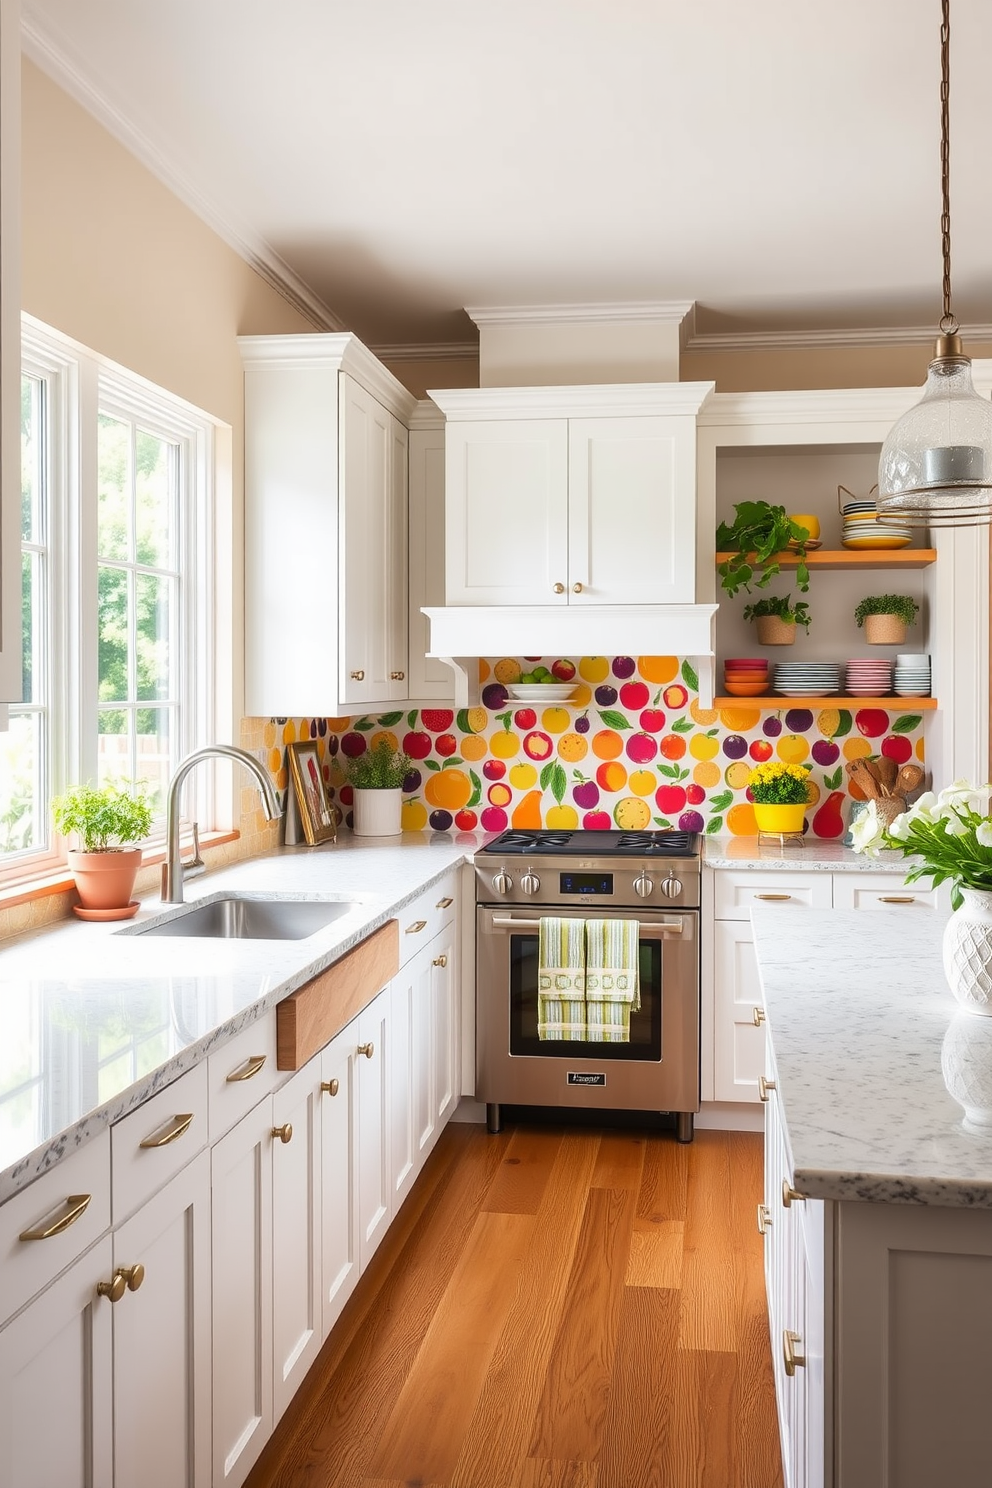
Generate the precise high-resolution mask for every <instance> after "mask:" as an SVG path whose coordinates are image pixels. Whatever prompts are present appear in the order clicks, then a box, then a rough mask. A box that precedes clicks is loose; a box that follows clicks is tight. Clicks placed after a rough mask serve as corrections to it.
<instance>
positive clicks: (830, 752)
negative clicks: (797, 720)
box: [810, 739, 908, 766]
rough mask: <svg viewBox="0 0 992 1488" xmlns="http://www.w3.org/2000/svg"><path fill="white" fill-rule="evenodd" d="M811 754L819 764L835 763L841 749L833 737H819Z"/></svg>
mask: <svg viewBox="0 0 992 1488" xmlns="http://www.w3.org/2000/svg"><path fill="white" fill-rule="evenodd" d="M810 754H811V755H812V756H813V758H814V760H815V761H816V763H817V764H818V765H824V766H827V765H834V764H836V763H837V761H838V759H839V758H840V749H839V748H838V746H837V745H836V744H835V743H834V741H833V739H817V741H816V743H815V744H814V745H813V748H812V749H811V750H810ZM907 757H908V756H907Z"/></svg>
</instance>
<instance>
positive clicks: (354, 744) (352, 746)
mask: <svg viewBox="0 0 992 1488" xmlns="http://www.w3.org/2000/svg"><path fill="white" fill-rule="evenodd" d="M341 753H342V754H345V755H347V756H348V758H349V759H357V758H358V756H359V755H360V754H364V753H365V740H364V739H363V737H362V735H361V734H345V736H344V738H343V739H342V740H341Z"/></svg>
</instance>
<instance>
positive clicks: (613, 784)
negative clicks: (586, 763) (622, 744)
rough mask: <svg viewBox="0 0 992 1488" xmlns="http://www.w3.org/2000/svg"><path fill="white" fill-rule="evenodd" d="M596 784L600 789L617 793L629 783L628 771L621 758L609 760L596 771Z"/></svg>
mask: <svg viewBox="0 0 992 1488" xmlns="http://www.w3.org/2000/svg"><path fill="white" fill-rule="evenodd" d="M596 784H597V785H598V786H599V788H600V790H604V791H609V792H610V793H611V794H616V792H617V791H621V790H623V788H624V786H625V785H626V784H627V771H626V770H625V768H624V767H623V765H621V764H620V762H619V760H607V761H606V762H605V763H604V764H602V765H600V766H599V768H598V770H597V771H596Z"/></svg>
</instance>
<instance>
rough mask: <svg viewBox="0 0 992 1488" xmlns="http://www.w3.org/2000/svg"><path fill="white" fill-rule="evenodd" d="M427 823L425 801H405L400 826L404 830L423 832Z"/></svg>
mask: <svg viewBox="0 0 992 1488" xmlns="http://www.w3.org/2000/svg"><path fill="white" fill-rule="evenodd" d="M426 825H427V807H426V806H425V805H424V803H423V801H404V802H403V808H402V810H401V811H400V826H401V828H402V829H403V831H404V832H422V831H423V830H424V828H425V827H426Z"/></svg>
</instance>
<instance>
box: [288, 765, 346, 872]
mask: <svg viewBox="0 0 992 1488" xmlns="http://www.w3.org/2000/svg"><path fill="white" fill-rule="evenodd" d="M286 757H287V760H288V761H289V774H290V778H291V780H292V782H293V790H294V791H295V792H296V804H297V806H298V807H299V812H300V823H301V825H302V827H303V835H304V837H305V838H306V840H307V842H308V843H309V845H310V846H311V847H317V846H318V844H319V843H321V842H333V841H334V839H335V838H336V837H337V823H336V819H335V815H334V810H333V808H332V806H331V803H330V801H329V800H328V799H327V791H326V790H325V788H324V775H323V771H322V770H321V768H320V755H319V754H318V752H317V745H316V742H315V741H314V740H312V739H305V740H303V741H302V742H301V743H299V744H287V746H286Z"/></svg>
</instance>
